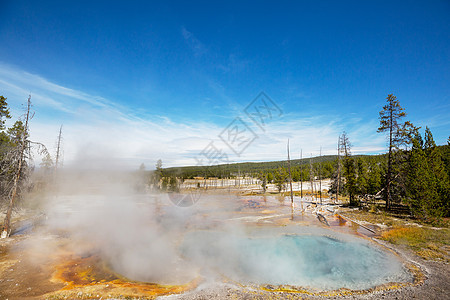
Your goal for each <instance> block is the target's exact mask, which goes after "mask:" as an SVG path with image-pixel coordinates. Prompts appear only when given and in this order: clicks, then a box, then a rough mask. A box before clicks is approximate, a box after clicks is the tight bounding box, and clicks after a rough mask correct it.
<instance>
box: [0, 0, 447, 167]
mask: <svg viewBox="0 0 450 300" xmlns="http://www.w3.org/2000/svg"><path fill="white" fill-rule="evenodd" d="M116 2H119V1H72V2H67V1H20V0H17V1H0V40H1V41H2V46H1V47H0V94H2V95H4V96H5V97H7V98H8V101H9V104H10V105H11V107H12V110H13V113H14V114H15V115H16V116H17V115H19V114H20V113H21V112H22V110H21V104H22V103H24V102H25V100H26V98H27V96H28V94H29V93H31V95H32V101H33V104H34V110H35V111H36V115H35V117H34V119H33V123H32V137H33V138H34V139H35V140H39V141H42V142H44V143H46V144H47V145H48V146H49V147H50V148H52V147H54V144H55V139H56V135H57V132H58V128H59V126H60V124H64V152H65V161H66V163H67V164H77V165H79V164H80V163H86V164H88V165H91V164H92V163H93V162H98V161H102V160H104V161H105V163H106V161H108V162H107V163H108V164H109V163H110V161H115V162H116V163H118V164H120V165H128V166H132V167H135V166H136V165H139V164H140V162H144V163H145V164H146V165H148V166H149V167H150V166H153V165H154V162H155V161H156V160H157V159H159V158H161V159H162V160H163V162H164V163H165V165H166V166H175V165H186V164H196V160H195V158H196V156H198V154H199V153H201V151H202V150H203V149H204V148H205V147H206V146H207V145H208V144H209V143H210V142H211V141H214V143H215V145H216V147H217V148H219V149H221V150H223V152H226V153H227V155H228V157H229V160H230V161H264V160H277V159H283V158H284V157H285V147H286V146H285V144H286V141H287V139H288V138H289V139H290V140H291V146H292V150H293V152H294V154H295V155H297V156H298V153H299V152H300V149H303V153H304V154H306V155H313V156H315V155H318V154H319V149H320V147H322V149H323V150H322V152H323V153H324V154H333V153H334V152H335V148H336V145H335V144H336V140H337V137H338V135H339V133H341V132H342V131H343V130H345V131H347V132H348V134H349V137H350V141H351V142H352V144H353V152H354V153H381V152H384V151H385V150H386V141H385V138H384V137H383V135H381V134H377V133H376V129H377V126H378V112H379V111H380V110H381V107H382V106H383V105H384V102H385V98H386V96H387V95H388V94H389V93H393V94H395V95H396V96H397V97H398V99H399V100H400V102H401V104H402V105H403V107H405V109H406V112H407V113H408V119H410V120H411V121H412V122H413V123H414V124H415V125H418V126H426V125H428V126H429V127H430V128H431V130H432V132H433V134H434V137H435V140H436V141H437V143H438V144H444V143H445V142H446V140H447V138H448V136H449V134H450V133H449V132H450V131H449V128H450V121H449V120H450V84H449V82H450V72H449V70H450V38H449V36H450V18H449V16H450V3H449V2H448V1H426V2H425V1H271V2H268V1H264V2H260V3H256V2H254V1H248V2H246V1H221V2H215V1H159V2H150V1H123V2H122V3H116ZM261 91H264V92H265V93H266V94H267V95H268V96H269V97H270V98H271V99H272V100H273V102H274V103H276V105H277V106H278V107H279V108H280V109H281V110H282V115H281V116H279V117H277V118H274V119H272V120H270V122H268V123H267V124H266V125H267V126H266V128H265V130H264V131H263V130H261V128H259V127H258V126H256V125H255V124H254V123H253V122H252V120H251V119H249V118H248V116H247V115H246V114H245V112H244V108H245V107H246V106H247V105H248V104H249V103H251V102H252V100H253V99H254V98H255V97H256V96H257V95H258V94H259V93H260V92H261ZM236 117H241V119H242V120H243V121H244V122H245V123H246V124H248V126H249V128H251V130H252V131H253V132H254V134H255V136H257V138H256V139H255V140H254V141H253V142H252V143H251V144H250V145H249V146H248V147H247V148H246V149H245V151H242V153H240V155H236V154H235V153H234V152H232V151H231V150H230V149H229V148H228V146H227V145H226V144H224V143H223V140H221V139H220V138H219V135H220V133H221V132H222V131H223V130H224V128H227V126H228V124H230V123H231V122H232V121H233V120H234V119H235V118H236ZM295 155H294V156H295ZM119 162H120V163H119Z"/></svg>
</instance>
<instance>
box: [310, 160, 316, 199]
mask: <svg viewBox="0 0 450 300" xmlns="http://www.w3.org/2000/svg"><path fill="white" fill-rule="evenodd" d="M311 160H312V153H311V158H310V159H309V180H310V181H311V192H312V194H311V201H313V199H315V197H314V171H313V167H312V161H311Z"/></svg>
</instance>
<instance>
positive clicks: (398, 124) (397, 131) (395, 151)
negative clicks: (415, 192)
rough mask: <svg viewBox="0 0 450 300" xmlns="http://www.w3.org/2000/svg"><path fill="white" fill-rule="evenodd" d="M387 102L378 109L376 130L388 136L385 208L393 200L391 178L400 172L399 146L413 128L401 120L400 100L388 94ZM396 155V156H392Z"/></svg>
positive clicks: (403, 142) (389, 205)
mask: <svg viewBox="0 0 450 300" xmlns="http://www.w3.org/2000/svg"><path fill="white" fill-rule="evenodd" d="M386 101H387V104H386V105H385V106H383V110H381V111H380V117H379V119H380V127H379V128H378V132H386V133H387V136H388V146H389V151H388V161H387V171H386V176H385V182H386V184H385V190H384V191H385V193H384V198H385V201H386V209H388V210H389V209H390V208H391V203H392V200H393V196H398V195H393V184H392V182H393V180H394V179H395V178H396V177H397V175H398V174H399V172H400V164H399V162H400V160H401V157H400V156H399V154H401V152H400V150H401V146H404V145H405V144H406V143H407V142H408V141H410V133H411V131H412V130H413V129H414V127H413V125H412V124H411V123H410V122H408V121H406V122H402V119H403V117H405V116H406V113H405V111H404V109H403V107H401V106H400V102H399V101H398V100H397V97H395V96H394V95H393V94H389V95H388V96H387V98H386ZM394 156H396V157H394Z"/></svg>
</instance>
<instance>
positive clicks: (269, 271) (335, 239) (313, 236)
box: [182, 229, 413, 290]
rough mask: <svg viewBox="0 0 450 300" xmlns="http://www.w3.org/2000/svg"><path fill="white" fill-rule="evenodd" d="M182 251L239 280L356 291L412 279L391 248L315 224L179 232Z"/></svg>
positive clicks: (218, 271) (251, 282)
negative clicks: (235, 231) (242, 230)
mask: <svg viewBox="0 0 450 300" xmlns="http://www.w3.org/2000/svg"><path fill="white" fill-rule="evenodd" d="M301 231H303V232H301ZM325 234H327V235H325ZM182 253H183V254H184V256H185V257H187V258H189V259H191V260H193V261H195V262H196V263H198V264H203V265H204V266H205V268H207V269H209V270H210V271H211V270H214V271H216V272H217V273H219V274H223V275H224V276H226V277H228V278H230V279H232V280H235V281H238V282H241V283H245V284H272V285H294V286H301V287H309V288H312V289H315V290H336V289H340V288H348V289H353V290H362V289H368V288H372V287H375V286H378V285H382V284H386V283H390V282H412V281H413V276H412V275H411V274H410V273H409V272H408V271H407V270H406V268H405V267H404V266H403V264H402V262H401V261H400V260H399V259H398V258H397V257H396V256H395V255H393V254H392V253H389V252H388V251H385V250H383V249H381V248H379V247H377V246H375V245H374V244H372V243H371V242H370V241H366V240H363V239H360V238H355V237H351V236H347V235H342V234H336V233H334V232H332V235H330V231H324V230H321V229H314V230H313V231H311V232H309V233H308V232H305V231H304V230H300V232H299V230H298V229H297V230H293V231H292V230H291V231H290V234H286V232H280V231H279V230H278V231H277V230H272V231H271V232H267V231H265V232H264V233H262V232H261V231H255V232H250V233H246V234H231V235H230V234H229V233H227V232H217V231H216V232H210V231H199V232H192V233H190V234H188V235H187V236H186V237H185V240H184V242H183V245H182Z"/></svg>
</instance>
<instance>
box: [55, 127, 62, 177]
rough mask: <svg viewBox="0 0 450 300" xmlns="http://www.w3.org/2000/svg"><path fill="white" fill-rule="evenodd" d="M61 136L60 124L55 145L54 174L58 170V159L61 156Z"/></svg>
mask: <svg viewBox="0 0 450 300" xmlns="http://www.w3.org/2000/svg"><path fill="white" fill-rule="evenodd" d="M61 138H62V125H61V127H59V134H58V142H57V145H56V158H55V174H56V171H57V170H58V166H59V159H60V157H61Z"/></svg>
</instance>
